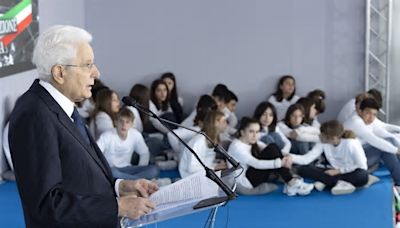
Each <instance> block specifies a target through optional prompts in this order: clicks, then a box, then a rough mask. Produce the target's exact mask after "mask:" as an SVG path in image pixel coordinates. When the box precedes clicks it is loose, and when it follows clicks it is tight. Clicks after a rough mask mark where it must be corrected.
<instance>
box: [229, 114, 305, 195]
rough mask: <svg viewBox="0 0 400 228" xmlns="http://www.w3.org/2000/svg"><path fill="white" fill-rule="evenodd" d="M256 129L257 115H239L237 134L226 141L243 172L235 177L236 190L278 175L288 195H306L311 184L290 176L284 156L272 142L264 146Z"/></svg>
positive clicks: (253, 185)
mask: <svg viewBox="0 0 400 228" xmlns="http://www.w3.org/2000/svg"><path fill="white" fill-rule="evenodd" d="M259 132H260V124H259V122H258V120H257V119H254V118H248V117H243V118H242V119H241V121H240V126H239V129H238V138H237V139H234V140H233V141H232V143H231V144H230V145H229V149H228V153H229V154H230V155H231V156H232V157H233V158H234V159H236V160H237V161H238V162H239V163H240V165H241V166H242V167H243V172H241V173H240V176H239V177H238V178H237V179H236V181H237V184H238V190H240V189H241V188H245V189H251V188H257V187H258V186H260V185H261V184H263V183H266V182H270V181H273V180H274V177H276V176H280V177H281V178H282V179H283V180H284V182H285V187H284V193H286V194H287V195H289V196H294V195H297V194H299V195H308V194H309V193H310V192H311V191H312V189H313V185H312V184H307V183H304V182H303V180H302V179H298V178H294V177H293V175H292V174H291V172H290V170H289V169H288V168H287V166H288V164H287V159H288V158H287V157H283V155H282V153H281V151H280V150H279V148H278V147H277V146H276V144H273V143H272V144H269V145H268V146H267V145H265V144H264V143H263V142H260V141H258V138H259V136H258V134H259ZM236 172H240V170H237V171H236ZM238 174H239V173H238Z"/></svg>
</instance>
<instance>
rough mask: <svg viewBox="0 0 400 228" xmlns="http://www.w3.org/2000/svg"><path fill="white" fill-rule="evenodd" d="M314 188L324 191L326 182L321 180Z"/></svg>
mask: <svg viewBox="0 0 400 228" xmlns="http://www.w3.org/2000/svg"><path fill="white" fill-rule="evenodd" d="M314 188H315V189H317V190H318V191H320V192H322V191H324V188H325V184H324V183H322V182H320V181H317V182H315V183H314Z"/></svg>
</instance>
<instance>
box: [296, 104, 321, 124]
mask: <svg viewBox="0 0 400 228" xmlns="http://www.w3.org/2000/svg"><path fill="white" fill-rule="evenodd" d="M296 103H297V104H301V105H302V106H303V108H304V123H305V124H307V125H309V126H312V127H315V128H319V127H320V126H321V124H320V123H319V121H318V120H317V119H316V117H317V114H318V111H317V108H316V107H317V106H316V102H315V100H314V99H312V98H308V97H302V98H300V99H299V100H298V101H297V102H296Z"/></svg>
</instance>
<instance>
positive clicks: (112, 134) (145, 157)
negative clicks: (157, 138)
mask: <svg viewBox="0 0 400 228" xmlns="http://www.w3.org/2000/svg"><path fill="white" fill-rule="evenodd" d="M133 121H134V116H133V114H132V112H131V111H129V110H128V109H127V108H122V109H121V110H120V111H119V112H118V114H117V123H116V128H115V129H112V130H109V131H107V132H104V133H103V134H102V135H101V136H100V138H99V139H98V140H97V145H98V146H99V148H100V150H101V151H102V152H103V154H104V156H105V158H106V159H107V161H108V163H109V165H110V167H111V171H112V173H113V176H114V177H115V178H121V179H128V180H135V179H139V178H145V179H152V178H156V177H158V175H159V169H158V168H157V166H155V165H149V159H150V153H149V149H148V147H147V145H146V143H145V142H144V139H143V136H142V134H141V133H140V132H139V131H138V130H136V129H134V128H132V126H133ZM134 152H135V153H138V154H139V163H138V165H137V166H133V165H132V164H131V159H132V154H133V153H134Z"/></svg>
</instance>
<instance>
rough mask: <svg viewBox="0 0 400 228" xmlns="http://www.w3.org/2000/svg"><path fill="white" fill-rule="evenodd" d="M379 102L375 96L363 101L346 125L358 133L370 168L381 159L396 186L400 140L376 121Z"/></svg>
mask: <svg viewBox="0 0 400 228" xmlns="http://www.w3.org/2000/svg"><path fill="white" fill-rule="evenodd" d="M378 110H379V104H378V103H377V102H376V100H375V99H373V98H367V99H364V100H363V101H361V103H360V110H359V112H358V113H357V114H355V115H353V116H352V117H351V118H350V119H348V120H346V121H345V123H344V127H345V128H346V129H350V130H352V131H353V132H354V133H356V135H357V137H358V139H359V140H360V141H361V144H362V146H363V148H364V151H365V155H366V156H367V162H368V168H369V169H371V168H372V167H375V166H376V165H378V164H379V163H380V162H381V161H383V164H384V165H385V166H387V168H388V169H389V171H390V173H391V176H392V178H393V180H394V184H395V185H396V186H400V160H399V158H398V154H399V152H400V148H399V147H400V141H399V140H398V139H397V138H396V137H395V136H394V135H393V134H391V133H390V132H388V131H387V130H385V128H383V127H382V126H381V125H380V124H377V122H375V120H376V116H377V115H378Z"/></svg>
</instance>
